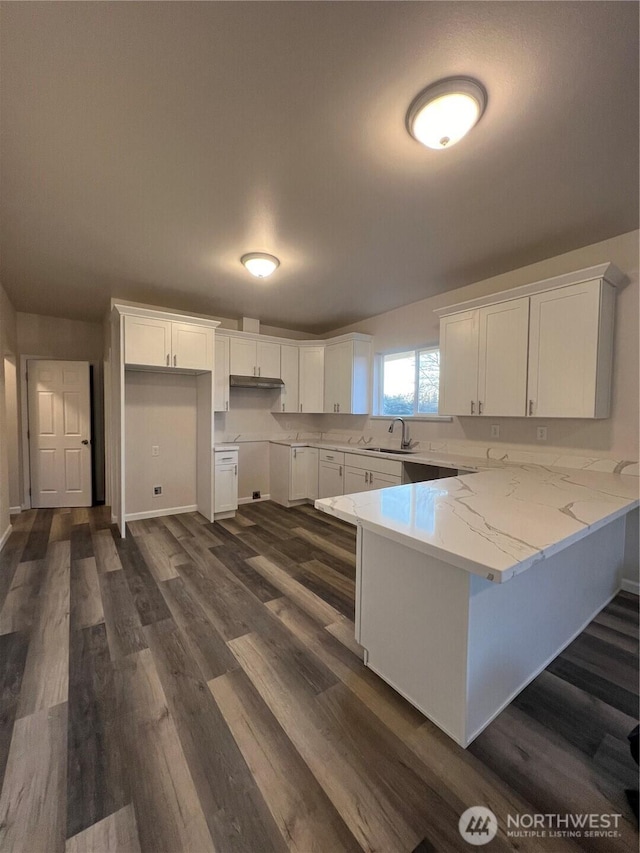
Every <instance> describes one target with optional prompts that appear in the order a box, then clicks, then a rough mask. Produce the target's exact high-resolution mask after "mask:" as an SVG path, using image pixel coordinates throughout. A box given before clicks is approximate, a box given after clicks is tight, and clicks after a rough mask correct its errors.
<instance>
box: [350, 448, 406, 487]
mask: <svg viewBox="0 0 640 853" xmlns="http://www.w3.org/2000/svg"><path fill="white" fill-rule="evenodd" d="M344 465H345V468H344V471H345V480H344V494H345V495H350V494H354V493H356V492H370V491H372V490H373V489H385V488H386V487H387V486H399V485H401V484H402V462H397V461H396V460H395V459H381V458H380V457H379V456H365V455H364V454H359V453H345V455H344Z"/></svg>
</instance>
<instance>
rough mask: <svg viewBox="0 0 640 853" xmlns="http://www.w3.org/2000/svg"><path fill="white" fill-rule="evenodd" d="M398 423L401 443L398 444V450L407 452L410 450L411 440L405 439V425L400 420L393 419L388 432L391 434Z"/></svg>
mask: <svg viewBox="0 0 640 853" xmlns="http://www.w3.org/2000/svg"><path fill="white" fill-rule="evenodd" d="M398 421H399V422H400V423H401V424H402V441H401V442H400V449H401V450H409V449H410V448H411V439H409V438H407V425H406V424H405V422H404V421H403V419H402V418H394V419H393V420H392V421H391V426H390V427H389V432H393V428H394V426H395V425H396V423H397V422H398Z"/></svg>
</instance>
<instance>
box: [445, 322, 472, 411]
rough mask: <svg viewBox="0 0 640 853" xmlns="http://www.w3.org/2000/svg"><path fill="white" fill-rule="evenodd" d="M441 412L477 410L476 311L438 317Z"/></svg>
mask: <svg viewBox="0 0 640 853" xmlns="http://www.w3.org/2000/svg"><path fill="white" fill-rule="evenodd" d="M438 412H439V414H441V415H475V414H477V412H478V312H477V311H463V312H461V313H460V314H452V315H451V316H449V317H443V318H442V319H441V320H440V403H439V408H438Z"/></svg>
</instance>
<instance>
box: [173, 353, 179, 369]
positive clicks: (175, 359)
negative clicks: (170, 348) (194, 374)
mask: <svg viewBox="0 0 640 853" xmlns="http://www.w3.org/2000/svg"><path fill="white" fill-rule="evenodd" d="M173 366H174V367H177V366H178V356H177V355H174V357H173Z"/></svg>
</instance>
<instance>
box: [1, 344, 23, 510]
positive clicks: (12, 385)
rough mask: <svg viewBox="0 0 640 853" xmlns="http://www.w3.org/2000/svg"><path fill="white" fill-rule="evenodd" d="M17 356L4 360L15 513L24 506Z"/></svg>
mask: <svg viewBox="0 0 640 853" xmlns="http://www.w3.org/2000/svg"><path fill="white" fill-rule="evenodd" d="M16 361H17V360H16V357H15V356H6V357H5V359H4V390H5V424H6V440H7V456H8V472H7V475H8V477H9V503H10V506H11V507H12V509H13V511H15V512H19V511H20V510H19V508H20V507H21V506H22V453H21V451H20V407H19V392H18V368H17V363H16Z"/></svg>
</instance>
